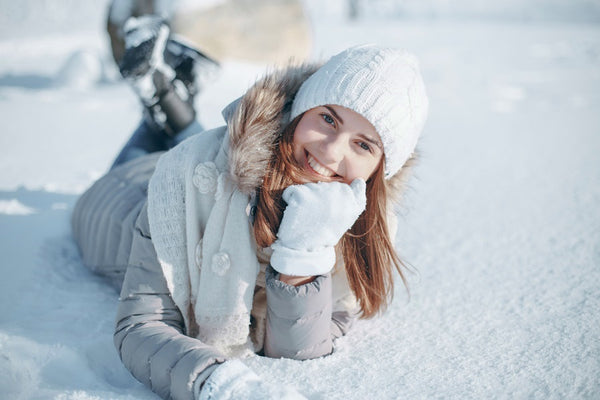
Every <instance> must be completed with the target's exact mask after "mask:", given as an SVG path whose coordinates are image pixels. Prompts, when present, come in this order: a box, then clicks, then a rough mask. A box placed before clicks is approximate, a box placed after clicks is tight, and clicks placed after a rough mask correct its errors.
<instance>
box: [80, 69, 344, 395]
mask: <svg viewBox="0 0 600 400" xmlns="http://www.w3.org/2000/svg"><path fill="white" fill-rule="evenodd" d="M311 71H312V69H310V68H305V69H299V70H290V71H287V72H286V73H285V74H280V75H278V76H272V77H271V78H270V80H269V79H267V80H266V81H263V82H262V83H259V84H258V85H257V86H255V87H254V88H253V89H251V90H250V91H249V92H248V93H247V94H246V95H245V96H244V98H243V99H242V101H241V104H237V105H236V107H237V108H236V111H234V110H231V109H230V110H229V111H228V112H226V118H227V120H228V126H229V132H230V135H231V134H232V132H233V135H232V136H233V138H231V140H232V142H235V143H238V145H239V146H251V147H249V148H256V146H260V145H261V141H263V143H265V141H266V142H272V140H273V137H270V136H269V137H267V138H266V139H265V138H264V136H265V135H277V134H278V132H280V130H281V126H282V123H281V121H282V120H283V119H284V118H285V115H284V114H285V111H286V108H287V106H288V105H289V97H290V93H291V96H293V94H294V93H295V90H297V88H298V87H299V85H300V84H301V83H302V81H303V80H304V79H305V78H306V76H308V75H309V74H310V72H311ZM265 93H268V95H267V96H265ZM259 101H260V102H264V104H263V105H264V107H263V111H264V108H269V107H279V109H280V110H279V112H272V113H271V115H273V117H272V118H273V120H272V121H266V122H265V119H264V114H261V116H260V117H258V116H257V118H256V119H253V118H252V113H253V111H252V110H249V109H248V107H249V105H253V104H255V103H256V102H259ZM254 109H256V110H260V108H257V107H254ZM267 111H268V110H267ZM254 112H259V111H254ZM259 121H260V124H261V125H260V126H261V129H258V130H257V129H256V128H253V124H258V123H259ZM269 123H270V124H271V126H267V129H262V128H264V126H265V124H267V125H268V124H269ZM257 131H258V132H257ZM236 132H243V135H245V137H244V138H243V140H241V141H240V140H239V139H240V138H239V137H237V138H236V136H235V135H236ZM248 132H250V133H248ZM265 132H266V133H265ZM252 135H256V138H254V137H252ZM249 136H250V138H248V137H249ZM236 140H237V142H236ZM235 143H234V144H233V148H234V150H235V146H236V145H235ZM240 143H241V144H240ZM241 150H243V149H241ZM246 151H247V149H246ZM251 154H252V153H251V152H250V153H247V157H245V158H250V159H251V160H253V158H252V157H253V156H252V155H251ZM158 157H159V154H153V155H149V156H144V157H140V158H138V159H135V160H133V161H130V162H128V163H126V164H124V165H121V166H119V167H117V168H115V169H113V170H111V171H110V172H109V173H107V174H106V175H105V176H104V177H102V178H101V179H100V180H98V181H97V182H96V183H95V184H94V185H93V186H92V187H91V188H90V189H89V190H88V191H87V192H86V193H84V194H83V195H82V197H81V198H80V199H79V201H78V203H77V204H76V207H75V209H74V212H73V217H72V227H73V234H74V238H75V240H76V242H77V243H78V245H79V248H80V250H81V254H82V257H83V260H84V263H85V264H86V265H88V266H89V267H90V268H92V269H93V270H94V271H96V272H98V273H100V274H102V275H104V276H106V277H107V278H108V279H110V280H111V282H113V284H114V285H115V286H117V287H119V286H120V287H121V296H120V305H119V309H118V312H117V318H116V328H115V334H114V342H115V346H116V348H117V350H118V352H119V354H120V357H121V359H122V361H123V363H124V365H125V366H126V367H127V369H128V370H129V371H130V372H131V373H132V374H133V375H134V376H135V377H136V378H137V379H138V380H139V381H141V382H143V383H144V384H145V385H147V386H148V387H149V388H151V389H152V390H153V391H154V392H156V393H157V394H158V395H160V396H161V397H163V398H174V399H190V398H194V395H195V393H197V390H198V388H199V386H200V385H201V383H202V382H203V381H204V380H205V379H206V378H207V377H208V376H209V375H210V373H211V372H212V371H213V370H214V368H215V367H216V366H217V365H218V364H219V363H222V362H223V361H224V360H225V357H224V356H223V355H222V354H220V353H219V352H218V351H217V350H216V349H215V348H213V347H211V346H208V345H206V344H204V343H202V342H201V341H199V340H198V339H195V338H192V337H190V336H187V328H188V327H186V326H185V322H184V318H183V316H182V312H186V311H187V310H180V309H178V307H177V306H176V305H175V303H174V301H173V299H172V297H171V294H170V293H169V289H168V287H167V284H166V280H165V277H164V276H163V273H162V269H161V266H160V264H159V262H158V259H157V256H156V252H155V249H154V246H153V244H152V238H151V235H150V230H149V223H148V214H147V198H146V196H147V185H148V180H149V178H150V176H151V175H152V172H153V170H154V167H155V165H156V161H157V159H158ZM238 158H239V157H238ZM263 158H264V157H263ZM245 161H247V160H245ZM264 162H265V161H264V160H263V159H260V160H257V161H256V162H254V163H253V164H252V163H251V164H252V165H253V168H252V170H251V171H248V169H245V170H244V174H243V176H241V175H239V178H240V180H239V182H238V185H239V186H240V187H243V188H244V189H245V190H246V191H248V189H252V188H256V187H257V186H258V184H259V183H260V181H261V180H262V175H263V174H264V171H265V170H266V167H265V165H264ZM232 169H233V170H234V171H235V166H234V167H232ZM332 281H333V279H332V276H331V275H330V274H328V275H324V276H319V277H317V278H316V279H315V280H314V281H313V282H311V283H308V284H306V285H302V286H299V287H293V286H289V285H286V284H284V283H283V282H281V281H279V280H278V276H277V273H276V272H275V271H274V270H272V269H271V268H270V267H269V268H267V269H266V271H265V280H264V282H265V285H264V288H263V287H259V286H257V288H256V290H255V301H257V296H258V297H260V296H264V295H265V294H266V322H265V325H266V334H265V335H264V343H263V346H262V350H261V352H260V353H261V354H264V355H265V356H268V357H286V358H294V359H300V360H302V359H309V358H315V357H320V356H323V355H327V354H329V353H331V351H332V349H333V340H334V339H335V338H337V337H339V336H341V335H343V334H345V333H346V332H347V330H348V329H349V327H350V326H351V324H352V321H353V320H354V318H355V314H354V312H353V311H349V310H348V309H343V310H336V307H335V305H334V304H333V300H332V299H333V298H334V297H335V293H333V291H334V288H333V287H334V286H335V285H333V284H332ZM258 300H260V299H258Z"/></svg>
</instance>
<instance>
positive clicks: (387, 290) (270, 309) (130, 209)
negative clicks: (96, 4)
mask: <svg viewBox="0 0 600 400" xmlns="http://www.w3.org/2000/svg"><path fill="white" fill-rule="evenodd" d="M157 43H158V41H157ZM156 45H157V44H156V43H155V46H156ZM157 53H160V52H156V51H155V52H153V54H154V55H156V54H157ZM167 67H168V66H167ZM161 68H166V67H165V63H158V64H156V63H154V64H152V66H151V67H150V68H146V69H144V70H145V72H144V74H145V75H144V76H143V77H142V78H143V79H146V75H147V74H148V73H152V74H156V73H157V72H160V69H161ZM163 75H168V74H163ZM171 75H174V74H171ZM136 79H137V78H136ZM138 80H139V81H141V78H140V79H138ZM154 81H155V82H156V81H157V79H154ZM165 93H167V92H166V91H162V92H161V93H159V91H158V90H155V92H154V93H152V95H151V97H152V98H153V99H154V102H145V104H146V106H147V107H148V108H149V109H152V107H155V108H153V109H152V110H151V111H152V112H150V113H149V115H151V116H153V117H154V122H153V123H144V124H143V125H142V127H141V128H140V129H139V130H138V131H137V132H136V134H135V135H134V137H133V138H132V140H131V141H130V143H129V144H128V145H127V146H126V148H125V150H124V151H123V152H122V153H121V155H120V156H119V158H118V160H117V162H116V163H115V164H116V165H115V166H114V167H113V168H112V169H111V170H110V171H109V172H108V173H107V174H106V175H105V176H104V177H102V178H101V179H100V180H99V181H98V182H96V183H95V184H94V185H93V186H92V187H91V188H90V189H89V190H88V191H87V192H86V193H85V194H84V195H83V196H82V197H81V199H80V200H79V202H78V203H77V205H76V207H75V210H74V214H73V221H72V223H73V231H74V236H75V238H76V241H77V242H78V244H79V247H80V249H81V252H82V256H83V259H84V262H85V263H86V264H87V265H89V266H90V267H92V268H93V269H94V270H96V271H98V272H100V273H102V274H104V275H106V276H109V277H111V278H112V279H113V281H114V282H115V284H116V285H117V286H120V287H121V297H120V305H119V310H118V314H117V320H116V330H115V335H114V341H115V345H116V348H117V350H118V351H119V354H120V356H121V359H122V361H123V363H124V364H125V366H126V367H127V368H128V369H129V370H130V371H131V373H132V374H133V375H134V376H135V377H136V378H137V379H138V380H140V381H141V382H143V383H144V384H146V385H147V386H148V387H150V388H151V389H152V390H153V391H154V392H156V393H157V394H159V395H160V396H161V397H163V398H174V399H180V398H181V399H190V398H232V399H233V398H251V397H252V395H253V393H259V394H260V396H259V397H260V398H269V397H272V398H278V397H285V396H289V397H294V396H296V398H301V396H300V395H298V394H295V395H294V394H293V393H295V392H294V391H293V390H292V389H285V388H277V387H273V386H269V385H267V384H266V383H264V382H261V381H260V380H259V379H258V377H257V376H256V375H254V374H253V373H252V372H251V371H249V370H248V368H246V367H245V366H244V364H243V363H241V362H240V361H239V360H236V359H239V358H241V357H244V356H247V355H249V354H255V353H257V354H260V355H265V356H268V357H288V358H294V359H298V360H303V359H309V358H315V357H320V356H324V355H327V354H329V353H331V352H332V351H333V340H334V339H335V338H337V337H339V336H341V335H344V334H345V333H346V332H347V331H348V329H349V328H350V326H351V324H352V321H353V320H354V319H355V318H357V317H362V318H369V317H373V316H375V315H376V314H378V313H379V312H381V311H382V310H384V309H385V307H386V305H387V303H388V301H389V300H390V297H391V294H392V291H393V275H392V273H393V270H394V269H396V270H397V271H398V272H399V273H400V276H401V277H403V275H402V270H401V266H402V264H401V262H400V260H399V259H398V257H397V255H396V253H395V251H394V248H393V238H394V235H395V231H396V224H395V218H394V215H393V213H392V206H391V200H393V199H394V198H396V197H397V196H398V194H399V191H400V189H401V187H402V183H403V182H404V180H405V178H406V174H407V170H408V168H409V167H410V165H411V164H412V162H413V159H414V156H413V154H414V151H415V146H416V144H417V140H418V137H419V135H420V133H421V130H422V127H423V124H424V122H425V118H426V114H427V107H428V101H427V96H426V94H425V89H424V85H423V82H422V79H421V76H420V73H419V70H418V66H417V61H416V59H415V58H414V57H413V56H412V55H410V54H408V53H406V52H404V51H400V50H395V49H389V48H382V47H378V46H372V45H369V46H359V47H353V48H350V49H347V50H345V51H343V52H341V53H340V54H338V55H336V56H334V57H333V58H331V59H330V60H329V61H328V62H327V63H325V64H324V65H322V66H320V67H318V66H315V65H301V66H290V67H287V68H285V69H282V70H279V71H276V72H273V73H270V74H268V75H267V76H265V77H264V78H262V79H260V80H259V81H258V82H257V83H256V84H255V85H254V86H253V87H251V88H250V89H249V90H248V91H247V92H246V94H245V95H244V96H243V97H242V98H240V99H238V100H237V101H235V102H234V103H232V104H231V105H230V106H228V107H227V108H226V109H225V111H224V113H223V115H224V117H225V120H226V121H227V125H226V126H223V127H220V128H216V129H213V130H210V131H204V132H194V131H196V130H198V126H197V124H196V123H194V122H191V123H190V124H189V126H188V127H187V128H185V129H184V130H183V131H181V132H169V133H170V134H168V133H166V132H165V130H161V129H160V124H161V123H162V124H163V126H164V125H165V124H168V120H169V118H170V111H169V110H168V109H169V107H166V106H165V107H163V108H162V109H160V110H158V111H160V112H162V114H161V113H159V112H156V111H157V109H156V107H159V106H161V105H163V106H164V104H166V103H164V102H162V103H161V101H163V100H164V99H165V95H164V94H165ZM142 97H143V96H142ZM188 104H190V103H188ZM156 115H162V116H163V118H162V119H160V118H156ZM159 119H160V121H159V122H156V121H157V120H159ZM192 133H197V134H192ZM182 138H187V139H186V140H182ZM179 142H181V143H179ZM177 143H179V144H178V145H176V146H175V147H173V148H171V149H169V148H170V147H172V146H174V145H175V144H177ZM161 146H162V148H161ZM160 150H163V151H160ZM164 150H168V151H166V152H164ZM123 275H124V280H123Z"/></svg>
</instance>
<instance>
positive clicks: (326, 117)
mask: <svg viewBox="0 0 600 400" xmlns="http://www.w3.org/2000/svg"><path fill="white" fill-rule="evenodd" d="M321 116H322V117H323V120H324V121H325V122H327V123H328V124H329V125H333V126H335V120H334V119H333V117H332V116H331V115H329V114H321Z"/></svg>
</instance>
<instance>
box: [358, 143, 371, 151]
mask: <svg viewBox="0 0 600 400" xmlns="http://www.w3.org/2000/svg"><path fill="white" fill-rule="evenodd" d="M358 145H359V146H360V147H361V148H362V149H363V150H366V151H371V146H369V145H368V144H367V143H365V142H359V143H358Z"/></svg>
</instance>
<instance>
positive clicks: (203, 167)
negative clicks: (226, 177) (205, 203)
mask: <svg viewBox="0 0 600 400" xmlns="http://www.w3.org/2000/svg"><path fill="white" fill-rule="evenodd" d="M218 177H219V171H217V166H216V165H215V163H213V162H211V161H209V162H206V163H202V164H198V165H197V166H196V168H195V169H194V176H193V177H192V182H193V183H194V186H196V188H198V191H199V192H200V193H202V194H206V193H210V192H214V191H215V189H216V188H217V178H218Z"/></svg>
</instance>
